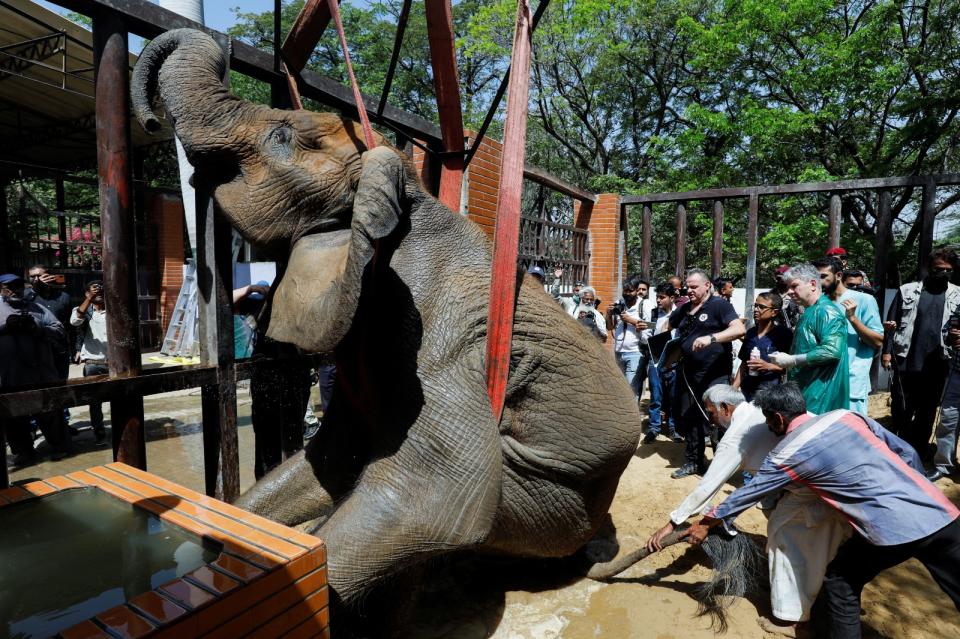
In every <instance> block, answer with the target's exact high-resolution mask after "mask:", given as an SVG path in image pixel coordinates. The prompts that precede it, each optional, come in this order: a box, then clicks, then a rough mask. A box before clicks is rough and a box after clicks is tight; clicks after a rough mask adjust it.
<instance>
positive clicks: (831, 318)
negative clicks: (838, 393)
mask: <svg viewBox="0 0 960 639" xmlns="http://www.w3.org/2000/svg"><path fill="white" fill-rule="evenodd" d="M807 312H809V311H807ZM821 313H823V317H822V318H820V320H819V324H820V325H819V327H818V328H819V331H818V332H819V333H820V334H821V335H822V336H823V337H822V338H821V340H820V343H819V344H817V345H816V346H814V347H813V348H812V349H810V350H809V351H807V352H806V353H803V354H801V355H790V356H788V357H789V359H790V360H792V362H793V365H794V366H822V365H824V364H832V363H834V362H838V361H840V358H841V357H842V356H843V355H844V354H845V353H846V352H847V318H846V317H845V316H844V315H843V314H841V313H840V309H838V308H836V307H832V308H829V310H827V309H826V308H825V309H823V310H822V311H821ZM783 359H784V358H781V357H779V356H778V357H774V358H771V360H772V361H774V363H776V364H778V365H780V366H782V365H783V364H784V361H782V360H783ZM789 363H790V362H788V366H787V368H789V367H790V366H789Z"/></svg>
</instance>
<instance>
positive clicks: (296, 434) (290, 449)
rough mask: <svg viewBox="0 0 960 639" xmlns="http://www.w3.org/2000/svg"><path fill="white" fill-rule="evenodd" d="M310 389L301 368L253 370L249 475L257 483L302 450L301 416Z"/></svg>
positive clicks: (295, 365)
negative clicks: (257, 480)
mask: <svg viewBox="0 0 960 639" xmlns="http://www.w3.org/2000/svg"><path fill="white" fill-rule="evenodd" d="M310 386H311V380H310V369H309V368H305V367H304V366H302V365H298V364H294V363H291V364H290V365H289V366H286V367H284V368H273V369H265V370H261V369H257V368H254V372H253V376H252V377H251V378H250V404H251V406H250V420H251V421H252V422H253V433H254V452H253V455H254V460H253V474H254V477H256V478H257V479H260V478H261V477H263V476H264V475H266V474H267V473H269V472H270V471H271V470H273V469H274V468H275V467H276V466H278V465H280V462H282V461H283V460H284V458H285V457H290V456H291V455H293V454H294V453H296V452H297V451H298V450H300V449H301V448H303V430H304V429H303V414H304V413H305V412H306V411H307V402H308V401H309V400H310Z"/></svg>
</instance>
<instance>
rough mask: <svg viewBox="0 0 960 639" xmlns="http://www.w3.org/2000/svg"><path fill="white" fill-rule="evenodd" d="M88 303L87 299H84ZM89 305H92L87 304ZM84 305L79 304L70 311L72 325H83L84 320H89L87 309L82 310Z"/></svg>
mask: <svg viewBox="0 0 960 639" xmlns="http://www.w3.org/2000/svg"><path fill="white" fill-rule="evenodd" d="M84 303H86V301H84ZM87 306H90V305H89V304H87ZM82 307H83V304H81V305H80V306H77V307H75V308H74V309H73V312H72V313H70V324H71V325H72V326H83V324H84V322H86V321H87V309H85V308H84V309H83V310H80V309H81V308H82Z"/></svg>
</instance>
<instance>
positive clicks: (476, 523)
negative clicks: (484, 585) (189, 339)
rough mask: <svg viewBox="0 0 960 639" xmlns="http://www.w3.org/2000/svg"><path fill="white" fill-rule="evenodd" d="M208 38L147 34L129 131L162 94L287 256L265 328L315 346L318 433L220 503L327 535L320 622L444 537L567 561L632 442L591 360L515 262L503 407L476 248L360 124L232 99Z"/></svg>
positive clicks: (192, 157)
mask: <svg viewBox="0 0 960 639" xmlns="http://www.w3.org/2000/svg"><path fill="white" fill-rule="evenodd" d="M224 69H225V60H224V57H223V53H222V51H221V49H220V47H219V46H218V45H217V44H216V42H215V41H214V40H213V39H212V38H210V37H209V36H208V35H206V34H204V33H202V32H199V31H194V30H189V29H178V30H174V31H169V32H167V33H165V34H162V35H161V36H159V37H158V38H156V39H155V40H153V41H152V42H151V43H150V44H149V46H147V47H146V48H145V49H144V51H143V53H142V54H141V56H140V58H139V60H138V62H137V64H136V67H135V70H134V75H133V78H132V81H131V91H132V105H133V108H134V113H135V115H136V117H137V118H138V120H139V121H140V123H141V124H142V125H143V126H144V128H146V129H147V130H148V131H151V130H157V128H158V126H159V120H158V117H159V116H157V115H156V114H155V113H154V110H153V109H154V104H153V103H154V100H155V99H156V98H157V97H159V100H157V102H158V103H159V102H162V105H163V108H164V109H165V111H166V114H167V117H168V118H169V119H170V120H172V124H173V126H174V128H175V131H176V134H177V136H178V137H179V139H180V141H181V142H182V144H183V146H184V149H185V151H186V154H187V157H188V159H189V161H190V163H191V164H192V165H193V167H194V169H195V173H194V176H193V180H194V184H195V186H196V187H197V188H199V189H204V190H205V191H206V192H209V193H211V194H212V196H213V198H214V201H215V203H216V206H217V210H218V214H222V215H224V216H226V218H227V219H229V220H230V222H231V223H232V224H233V225H234V227H235V228H236V229H237V230H238V231H239V232H240V233H241V234H242V235H243V236H244V237H245V238H246V239H247V240H249V241H250V242H251V243H252V244H254V245H255V246H257V247H259V248H260V249H262V250H263V251H266V252H268V254H270V255H273V256H275V257H276V259H277V260H278V261H279V262H281V263H282V264H283V265H284V268H283V269H282V275H281V276H280V278H279V282H278V283H275V286H274V289H273V291H272V294H271V297H270V299H269V310H268V315H269V317H268V318H267V329H266V334H267V336H268V337H269V338H271V339H274V340H277V341H279V342H285V343H289V344H293V345H295V346H296V347H298V348H299V349H301V350H302V351H304V352H324V353H329V352H332V353H333V354H334V357H335V359H336V364H337V377H336V385H335V389H334V394H333V398H332V400H331V401H330V405H329V410H328V413H327V414H326V415H324V418H323V427H322V428H321V430H320V433H319V434H318V435H317V436H316V437H314V438H313V439H312V440H310V442H309V443H308V445H307V446H306V448H305V449H304V450H303V451H301V452H300V453H298V454H296V455H295V456H292V457H291V458H289V459H287V460H286V461H285V462H283V463H282V464H281V465H280V466H278V467H277V468H275V469H274V470H273V471H271V472H270V473H269V474H267V475H266V476H265V477H264V478H263V479H261V480H260V481H259V482H257V483H256V484H255V485H254V486H253V487H252V488H251V489H250V490H249V491H248V492H246V493H245V494H244V495H242V496H241V497H240V499H239V500H238V502H237V503H238V505H240V506H241V507H243V508H245V509H248V510H249V511H251V512H253V513H256V514H260V515H263V516H266V517H268V518H271V519H273V520H276V521H278V522H280V523H283V524H287V525H290V526H296V525H302V524H304V523H305V522H311V523H310V525H309V527H308V529H309V530H311V531H312V532H314V533H315V534H316V535H317V536H319V537H320V538H322V539H323V540H324V541H325V542H326V544H327V548H328V571H329V575H328V578H329V583H330V586H331V589H332V595H333V600H334V602H335V604H336V606H337V610H335V612H334V614H333V615H332V618H333V619H334V620H337V619H339V618H341V615H345V616H346V617H349V616H350V615H353V616H354V617H357V616H362V612H361V611H362V610H366V609H367V608H366V607H365V606H364V605H362V604H364V603H365V601H366V600H367V598H368V597H369V596H371V594H372V593H374V592H376V591H377V590H378V589H380V588H381V587H382V586H383V585H384V584H386V583H388V582H394V583H395V581H394V580H395V579H397V578H401V577H402V575H403V574H405V573H407V572H408V571H411V570H414V569H415V568H416V567H417V566H421V565H423V564H424V562H427V561H428V560H430V559H432V558H437V557H440V556H442V555H445V554H448V553H452V552H454V551H473V552H478V553H486V554H493V555H500V556H503V555H507V556H518V557H565V556H569V555H571V554H573V553H575V552H576V551H577V550H578V549H580V548H582V547H583V546H584V544H585V543H586V542H588V541H589V540H590V539H591V538H592V536H593V535H594V534H595V533H596V531H597V530H598V527H599V526H600V525H601V523H602V522H603V521H604V520H605V518H606V515H607V512H608V509H609V506H610V503H611V501H612V499H613V496H614V493H615V491H616V488H617V484H618V482H619V478H620V475H621V474H622V472H623V471H624V469H625V468H626V466H627V464H628V462H629V460H630V459H631V457H632V456H633V454H634V453H635V451H636V448H637V444H638V441H639V437H640V415H639V409H638V406H637V402H636V400H635V399H634V397H633V395H632V392H631V390H630V388H629V387H628V385H627V383H626V382H625V380H624V378H623V376H622V374H621V373H620V371H619V370H618V368H617V365H616V363H615V361H614V360H613V358H612V357H611V355H610V353H609V352H608V351H606V350H605V349H604V347H603V346H602V345H601V344H600V343H599V342H598V341H597V340H596V339H595V338H594V337H593V336H592V335H590V334H589V333H588V332H587V331H585V330H583V327H581V326H580V325H579V324H578V323H577V321H576V320H575V319H573V318H571V317H569V316H568V315H567V314H565V313H564V312H563V311H562V309H561V307H560V306H559V305H558V304H557V303H556V302H555V301H554V300H552V299H551V298H550V296H549V295H547V294H546V292H545V291H544V290H543V287H542V285H540V284H539V283H538V282H537V281H535V280H534V279H532V278H531V277H530V276H528V275H526V274H525V273H523V271H522V270H520V269H518V271H517V279H516V282H515V287H516V289H515V294H516V312H515V319H514V325H513V341H512V345H511V360H510V370H509V381H508V387H507V396H506V404H505V408H504V410H503V415H502V418H501V420H500V421H499V422H497V421H496V420H495V419H494V416H493V411H492V409H491V405H490V399H489V398H488V396H487V391H486V380H485V369H484V360H485V345H486V340H487V326H486V322H487V312H488V303H489V291H488V289H489V274H490V272H491V252H492V249H491V245H490V241H489V239H488V238H487V236H486V235H485V234H484V233H483V231H482V230H481V229H480V228H479V227H478V226H477V225H475V224H474V223H473V222H471V221H469V220H468V219H467V218H466V217H465V216H463V215H459V214H456V213H454V212H452V211H451V210H450V209H448V208H447V207H445V206H443V205H442V204H440V203H439V202H438V201H437V200H436V199H435V198H434V197H433V196H432V195H430V194H429V193H428V192H427V191H426V189H425V188H424V186H423V184H422V182H421V181H420V180H419V178H418V177H417V175H416V171H415V169H414V167H413V165H412V163H411V161H410V160H409V158H407V156H406V155H404V154H403V153H402V152H400V151H398V150H397V149H395V148H393V147H392V146H390V145H389V144H388V143H387V141H386V140H385V139H384V138H383V137H382V136H380V135H379V134H378V135H377V144H378V146H376V148H373V149H368V148H366V145H365V144H364V142H363V136H362V135H361V129H360V127H359V125H358V124H357V123H355V122H353V121H351V120H348V119H344V118H342V117H339V116H336V115H333V114H329V113H317V112H311V111H306V110H297V111H290V110H280V109H271V108H268V107H265V106H262V105H256V104H252V103H249V102H247V101H244V100H242V99H240V98H238V97H237V96H235V95H232V94H231V93H230V92H229V91H228V89H227V88H226V87H225V86H224V85H223V83H222V81H221V78H222V77H223V74H224Z"/></svg>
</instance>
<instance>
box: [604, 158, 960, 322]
mask: <svg viewBox="0 0 960 639" xmlns="http://www.w3.org/2000/svg"><path fill="white" fill-rule="evenodd" d="M956 185H960V174H956V173H945V174H936V175H916V176H906V177H888V178H869V179H858V180H842V181H838V182H806V183H801V184H779V185H774V186H750V187H736V188H723V189H705V190H700V191H685V192H679V193H657V194H650V195H635V196H626V197H623V198H621V199H620V206H621V207H622V209H623V211H624V213H625V210H626V207H628V206H634V205H640V206H643V213H642V249H641V272H642V274H643V276H644V277H646V278H649V277H650V255H651V249H652V246H651V244H652V233H653V206H654V205H655V204H658V205H659V204H673V205H675V211H676V249H675V250H676V252H675V274H676V275H682V274H683V273H684V271H685V270H686V259H685V258H686V249H685V246H686V243H687V211H686V204H687V203H688V202H712V203H713V238H712V239H713V244H712V249H711V260H710V261H711V268H710V271H711V277H718V276H719V275H720V274H721V273H720V269H721V265H722V264H723V221H724V204H725V203H726V202H727V201H729V200H734V199H746V200H747V268H746V282H745V287H746V302H745V304H746V306H745V308H744V317H751V313H750V309H751V306H752V305H753V299H754V295H755V289H756V283H757V239H758V237H757V235H758V229H759V217H760V199H761V198H769V197H777V196H781V197H782V196H788V195H804V194H817V193H828V194H830V205H829V213H828V231H827V247H826V248H834V247H837V246H839V245H840V223H841V205H842V196H843V194H846V193H851V192H855V191H866V192H870V193H875V194H876V196H877V200H878V206H877V235H876V245H875V246H874V264H873V277H872V280H873V281H874V282H878V283H879V286H878V287H877V288H878V290H877V303H878V304H879V306H880V308H881V309H882V308H883V307H884V306H883V304H884V299H883V295H884V289H885V286H886V282H887V276H888V270H889V269H888V266H889V263H888V261H889V257H890V252H891V249H892V247H893V242H892V240H893V233H892V231H893V218H892V215H891V198H892V191H893V190H895V189H914V188H917V187H919V188H921V189H922V199H921V205H920V207H919V210H918V211H917V215H918V217H919V223H920V230H919V234H918V245H919V253H918V264H917V268H918V271H919V272H920V274H921V277H922V276H923V275H924V274H925V271H926V268H925V265H924V258H925V256H926V255H928V254H929V253H930V252H931V251H932V250H933V230H934V220H935V219H936V216H937V188H938V187H941V186H956Z"/></svg>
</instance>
